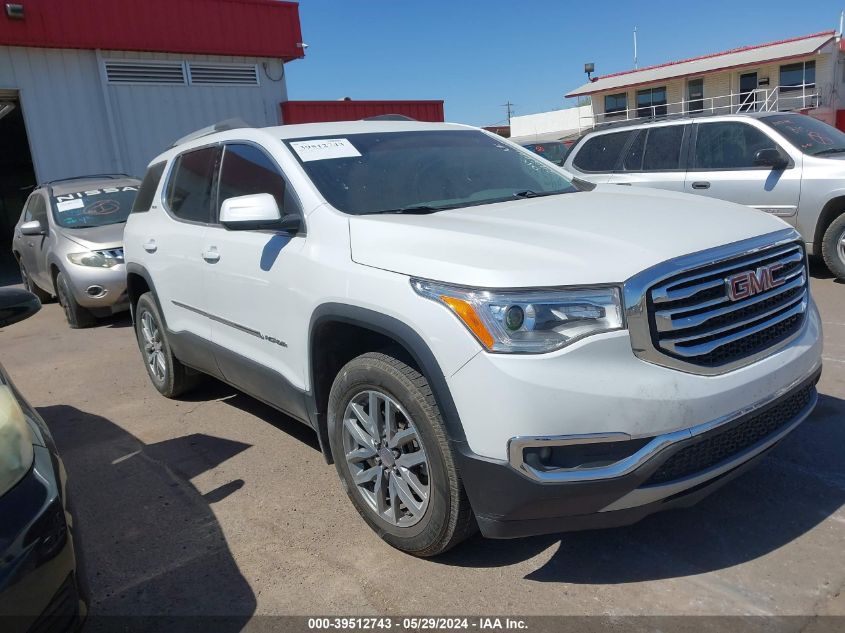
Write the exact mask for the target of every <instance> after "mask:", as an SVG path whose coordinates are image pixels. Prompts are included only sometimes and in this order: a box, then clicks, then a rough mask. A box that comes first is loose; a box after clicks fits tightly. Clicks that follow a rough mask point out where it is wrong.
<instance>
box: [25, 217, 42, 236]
mask: <svg viewBox="0 0 845 633" xmlns="http://www.w3.org/2000/svg"><path fill="white" fill-rule="evenodd" d="M21 233H22V234H24V235H46V233H47V231H45V230H44V227H42V226H41V222H39V221H38V220H30V221H29V222H24V223H23V224H21Z"/></svg>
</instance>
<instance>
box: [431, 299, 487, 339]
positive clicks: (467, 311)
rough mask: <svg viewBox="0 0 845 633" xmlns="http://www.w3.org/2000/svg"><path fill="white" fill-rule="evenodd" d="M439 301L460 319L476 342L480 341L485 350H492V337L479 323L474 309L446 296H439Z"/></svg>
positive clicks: (465, 302) (467, 304)
mask: <svg viewBox="0 0 845 633" xmlns="http://www.w3.org/2000/svg"><path fill="white" fill-rule="evenodd" d="M440 300H441V301H442V302H443V303H445V304H446V305H447V306H449V307H450V308H452V310H453V311H454V313H455V314H457V315H458V316H459V317H460V318H461V321H463V322H464V325H466V326H467V327H468V328H469V330H470V332H472V333H473V334H475V336H476V337H477V338H478V340H479V341H481V343H482V344H483V345H484V346H485V347H486V348H487V349H492V348H493V344H494V343H495V342H496V341H495V340H494V339H493V335H492V334H490V331H489V330H488V329H487V328H486V327H484V323H482V322H481V319H480V318H479V317H478V313H477V312H476V311H475V308H473V307H472V305H471V304H470V303H469V302H468V301H464V300H463V299H458V298H456V297H450V296H448V295H440Z"/></svg>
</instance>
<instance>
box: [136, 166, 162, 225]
mask: <svg viewBox="0 0 845 633" xmlns="http://www.w3.org/2000/svg"><path fill="white" fill-rule="evenodd" d="M166 164H167V161H161V162H160V163H156V164H155V165H150V166H149V167H148V168H147V173H146V174H145V175H144V180H143V181H141V187H140V189H138V195H137V196H136V197H135V204H133V205H132V213H142V212H144V211H149V210H150V207H151V206H152V204H153V197H154V196H155V193H156V189H158V183H159V182H160V181H161V175H162V174H163V173H164V166H165V165H166Z"/></svg>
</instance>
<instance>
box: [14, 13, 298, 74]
mask: <svg viewBox="0 0 845 633" xmlns="http://www.w3.org/2000/svg"><path fill="white" fill-rule="evenodd" d="M18 3H19V4H22V5H23V19H14V18H10V17H8V15H7V14H6V13H5V12H4V13H3V14H0V45H2V44H5V45H8V46H32V47H45V48H83V49H108V50H121V51H149V52H167V53H201V54H207V55H243V56H249V57H273V58H281V59H283V60H285V61H288V60H292V59H297V58H299V57H303V49H302V47H301V46H299V44H300V43H301V42H302V31H301V29H300V24H299V5H298V4H297V3H295V2H281V1H279V0H18Z"/></svg>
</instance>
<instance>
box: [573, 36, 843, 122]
mask: <svg viewBox="0 0 845 633" xmlns="http://www.w3.org/2000/svg"><path fill="white" fill-rule="evenodd" d="M842 43H843V42H842V40H841V36H840V34H837V33H836V32H834V31H827V32H824V33H815V34H813V35H806V36H803V37H795V38H791V39H788V40H781V41H778V42H771V43H768V44H760V45H756V46H746V47H743V48H737V49H733V50H729V51H725V52H722V53H715V54H711V55H705V56H702V57H695V58H692V59H685V60H681V61H676V62H669V63H665V64H659V65H656V66H649V67H647V68H639V69H635V70H627V71H624V72H618V73H613V74H609V75H604V76H601V77H594V78H593V79H592V80H591V81H589V82H588V83H586V84H584V85H583V86H581V87H579V88H578V89H576V90H573V91H572V92H570V93H569V94H567V95H566V96H567V97H582V96H587V95H589V96H590V97H591V100H592V113H591V114H590V119H591V120H590V121H589V122H587V123H586V124H585V125H584V127H592V126H593V125H600V124H602V123H611V122H616V121H624V120H631V119H647V118H654V117H662V116H667V115H673V114H728V113H735V112H745V111H755V110H756V111H762V110H777V111H785V110H794V111H801V112H804V113H806V114H809V115H811V116H814V117H816V118H819V119H822V120H823V121H826V122H828V123H830V124H831V125H837V127H839V128H840V129H845V77H843V71H845V64H843V59H845V54H843V52H842V50H843V49H842V47H841V44H842Z"/></svg>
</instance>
